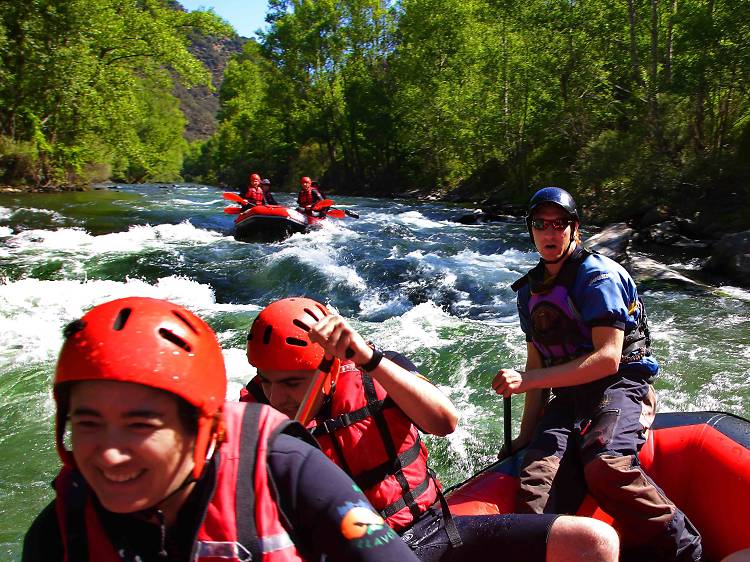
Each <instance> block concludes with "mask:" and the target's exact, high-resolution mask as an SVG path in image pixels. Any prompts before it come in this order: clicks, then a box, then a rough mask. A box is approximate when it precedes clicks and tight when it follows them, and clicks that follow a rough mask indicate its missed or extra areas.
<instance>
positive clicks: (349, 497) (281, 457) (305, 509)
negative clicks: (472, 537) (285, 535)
mask: <svg viewBox="0 0 750 562" xmlns="http://www.w3.org/2000/svg"><path fill="white" fill-rule="evenodd" d="M269 470H270V472H271V477H272V479H273V481H274V483H275V485H276V488H277V490H278V497H279V498H281V509H282V510H283V512H284V513H285V514H286V516H287V517H288V518H289V520H290V523H291V525H292V527H293V529H292V535H293V537H294V540H295V541H296V542H297V544H298V545H299V546H300V547H301V548H302V549H303V551H304V553H305V554H306V555H307V556H308V557H310V558H311V559H313V560H317V559H318V557H319V556H320V555H321V554H325V555H326V556H327V558H326V560H327V561H330V562H345V561H353V562H357V561H362V562H371V561H372V562H375V561H383V562H385V561H388V562H390V561H393V560H399V561H404V562H409V561H414V562H416V561H417V558H416V557H415V556H414V554H412V552H411V550H410V549H409V547H407V546H406V544H404V542H402V541H401V538H400V537H399V536H398V535H397V534H396V533H395V532H394V531H393V530H392V529H391V528H390V527H388V526H387V525H386V524H385V523H384V522H383V520H382V518H381V517H380V516H379V515H378V514H377V513H376V512H375V510H374V509H373V508H372V506H370V504H369V502H368V501H367V499H366V498H365V496H364V494H363V493H362V491H361V490H360V489H359V488H358V487H357V486H356V484H354V483H353V482H352V481H351V479H350V478H349V477H348V476H347V475H346V474H345V473H344V472H343V471H342V470H341V469H340V468H339V467H338V466H336V465H335V464H334V463H333V462H331V461H330V460H329V459H328V457H326V456H325V455H324V454H323V453H322V452H321V451H319V450H317V449H315V448H313V447H311V446H310V445H308V444H307V443H304V442H302V441H300V440H299V439H295V438H294V437H291V436H289V435H280V436H279V437H278V438H277V439H275V440H274V442H273V445H272V447H271V453H270V455H269Z"/></svg>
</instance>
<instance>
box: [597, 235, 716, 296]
mask: <svg viewBox="0 0 750 562" xmlns="http://www.w3.org/2000/svg"><path fill="white" fill-rule="evenodd" d="M635 237H636V232H635V231H634V230H633V229H632V228H630V227H629V226H628V225H627V224H625V223H616V224H613V225H610V226H608V227H607V228H605V229H604V230H602V231H601V232H599V233H598V234H595V235H594V236H592V237H590V238H589V239H588V240H586V242H585V244H584V245H585V246H586V248H588V249H589V250H593V251H596V252H598V253H600V254H602V255H604V256H607V257H608V258H610V259H613V260H615V261H616V262H619V263H620V265H622V266H623V267H624V268H625V269H626V270H627V271H628V273H630V274H631V275H632V276H633V279H635V280H636V281H637V282H642V281H669V282H675V283H681V284H684V285H691V286H693V287H700V288H707V286H706V285H704V284H703V283H700V282H697V281H695V280H693V279H690V278H689V277H686V276H685V275H683V274H682V273H680V272H678V271H676V270H675V269H673V268H671V267H669V266H668V265H665V264H663V263H660V262H658V261H656V260H654V259H651V258H649V257H646V256H644V255H642V254H638V253H636V252H634V251H633V250H632V248H631V246H632V242H633V240H634V239H635Z"/></svg>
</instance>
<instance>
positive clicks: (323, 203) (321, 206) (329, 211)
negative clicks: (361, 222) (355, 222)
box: [312, 199, 359, 219]
mask: <svg viewBox="0 0 750 562" xmlns="http://www.w3.org/2000/svg"><path fill="white" fill-rule="evenodd" d="M334 205H335V203H334V202H333V200H332V199H322V200H320V201H318V202H317V203H315V205H313V206H312V210H313V211H323V212H324V213H325V214H326V215H327V216H329V217H333V218H335V219H343V218H344V217H345V216H349V217H352V218H353V219H358V218H359V215H358V214H357V213H355V212H354V211H350V210H348V209H334V208H333V206H334Z"/></svg>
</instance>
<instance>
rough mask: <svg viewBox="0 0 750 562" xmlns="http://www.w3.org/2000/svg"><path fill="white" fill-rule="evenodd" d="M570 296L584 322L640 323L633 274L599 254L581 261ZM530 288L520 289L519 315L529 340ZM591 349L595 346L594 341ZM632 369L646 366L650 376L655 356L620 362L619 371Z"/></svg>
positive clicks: (615, 325)
mask: <svg viewBox="0 0 750 562" xmlns="http://www.w3.org/2000/svg"><path fill="white" fill-rule="evenodd" d="M570 297H571V299H572V301H573V304H574V305H575V307H576V309H577V311H578V314H579V315H580V317H581V320H582V321H583V323H584V324H585V325H586V326H588V327H590V328H594V327H597V326H607V327H611V328H617V329H618V330H623V331H624V332H625V333H628V332H630V331H631V330H633V329H635V328H636V327H637V326H638V323H639V322H640V320H641V318H640V316H641V309H640V307H638V289H637V288H636V286H635V281H633V278H632V277H631V276H630V274H629V273H628V272H627V271H625V268H623V267H622V266H621V265H620V264H618V263H617V262H615V261H613V260H611V259H609V258H607V257H605V256H602V255H600V254H591V255H589V256H587V257H586V259H584V260H583V262H581V264H580V266H579V268H578V274H577V275H576V278H575V281H574V282H573V285H572V286H571V287H570ZM530 299H531V287H530V285H529V284H528V283H527V284H525V285H524V286H523V287H521V289H519V291H518V300H517V305H518V316H519V318H520V321H521V329H522V330H523V332H524V334H526V341H527V342H530V341H531V311H530V310H529V300H530ZM590 349H591V350H593V349H594V345H593V342H592V343H591V345H590ZM630 369H641V370H642V369H646V371H648V372H649V374H650V376H655V375H656V374H657V373H658V371H659V363H658V362H657V361H656V359H654V357H653V356H648V357H644V358H642V359H641V360H639V361H634V362H632V363H628V364H624V363H621V364H620V371H619V372H620V373H623V372H625V371H627V370H630Z"/></svg>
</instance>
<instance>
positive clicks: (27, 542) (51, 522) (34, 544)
mask: <svg viewBox="0 0 750 562" xmlns="http://www.w3.org/2000/svg"><path fill="white" fill-rule="evenodd" d="M21 556H22V557H21V560H22V562H58V561H59V562H62V560H63V558H64V551H63V545H62V538H61V537H60V527H59V526H58V524H57V513H55V502H51V503H50V504H49V505H48V506H47V507H45V508H44V509H43V510H42V512H41V513H40V514H39V515H37V518H36V519H34V522H33V523H32V524H31V527H29V530H28V531H27V533H26V536H25V537H24V540H23V554H22V555H21Z"/></svg>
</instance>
